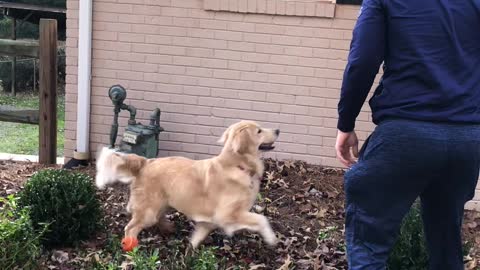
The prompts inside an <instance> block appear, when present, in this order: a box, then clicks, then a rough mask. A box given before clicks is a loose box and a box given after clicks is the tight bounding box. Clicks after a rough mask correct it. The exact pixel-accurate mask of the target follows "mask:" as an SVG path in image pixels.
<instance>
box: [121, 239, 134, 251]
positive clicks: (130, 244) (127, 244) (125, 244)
mask: <svg viewBox="0 0 480 270" xmlns="http://www.w3.org/2000/svg"><path fill="white" fill-rule="evenodd" d="M136 246H138V239H137V238H136V237H132V236H127V237H125V238H123V239H122V249H123V251H126V252H128V251H132V250H133V249H134V248H135V247H136Z"/></svg>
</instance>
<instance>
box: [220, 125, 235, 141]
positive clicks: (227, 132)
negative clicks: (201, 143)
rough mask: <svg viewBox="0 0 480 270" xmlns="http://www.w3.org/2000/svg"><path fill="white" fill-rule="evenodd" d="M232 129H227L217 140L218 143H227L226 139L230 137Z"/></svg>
mask: <svg viewBox="0 0 480 270" xmlns="http://www.w3.org/2000/svg"><path fill="white" fill-rule="evenodd" d="M231 130H232V127H231V126H230V127H228V128H227V129H226V130H225V131H224V132H223V134H222V137H220V139H219V140H218V143H221V144H225V143H226V142H227V141H228V137H229V136H230V131H231Z"/></svg>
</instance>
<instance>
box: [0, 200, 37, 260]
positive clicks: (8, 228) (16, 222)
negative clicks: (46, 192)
mask: <svg viewBox="0 0 480 270" xmlns="http://www.w3.org/2000/svg"><path fill="white" fill-rule="evenodd" d="M0 205H3V206H1V208H0V269H13V268H15V267H16V268H18V269H33V268H35V266H36V259H37V258H38V256H39V255H40V253H41V246H40V239H39V238H40V237H41V236H42V234H43V233H44V231H45V228H46V225H43V226H41V230H40V231H39V232H36V231H35V230H34V228H33V226H32V222H31V220H30V216H29V211H28V209H26V208H23V209H20V208H18V205H17V198H15V197H13V196H12V195H11V196H9V197H8V198H0Z"/></svg>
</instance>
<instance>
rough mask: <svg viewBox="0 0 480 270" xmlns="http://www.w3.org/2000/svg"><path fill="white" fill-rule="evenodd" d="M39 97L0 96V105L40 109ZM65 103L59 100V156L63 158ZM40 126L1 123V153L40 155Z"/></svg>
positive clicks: (24, 95) (60, 98) (59, 98)
mask: <svg viewBox="0 0 480 270" xmlns="http://www.w3.org/2000/svg"><path fill="white" fill-rule="evenodd" d="M38 104H39V98H38V96H37V95H32V94H23V95H18V96H17V97H11V96H6V95H4V94H0V105H11V106H15V107H16V108H26V109H38V106H39V105H38ZM64 127H65V102H64V97H63V96H58V99H57V156H58V157H62V156H63V148H64V147H63V146H64V133H65V128H64ZM38 135H39V131H38V125H29V124H20V123H10V122H0V153H10V154H24V155H38Z"/></svg>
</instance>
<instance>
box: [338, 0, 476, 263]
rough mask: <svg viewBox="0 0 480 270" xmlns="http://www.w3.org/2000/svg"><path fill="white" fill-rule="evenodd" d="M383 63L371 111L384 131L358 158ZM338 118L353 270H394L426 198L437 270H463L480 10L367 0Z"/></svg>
mask: <svg viewBox="0 0 480 270" xmlns="http://www.w3.org/2000/svg"><path fill="white" fill-rule="evenodd" d="M382 62H383V63H384V66H383V69H384V74H383V77H382V79H381V82H380V84H379V86H378V87H377V88H376V90H375V92H374V94H373V97H372V98H371V99H370V101H369V103H370V107H371V109H372V118H373V122H374V123H375V124H376V125H377V126H376V128H375V130H374V132H373V133H372V134H371V135H370V137H369V138H368V139H367V141H366V142H365V143H364V145H363V146H362V149H361V150H360V152H359V151H358V140H357V136H356V135H355V131H354V128H355V119H356V117H357V116H358V114H359V112H360V109H361V107H362V105H363V103H364V102H365V100H366V97H367V94H368V92H369V90H370V88H371V86H372V84H373V81H374V78H375V76H376V74H377V72H378V70H379V68H380V65H381V64H382ZM338 113H339V120H338V137H337V142H336V150H337V155H338V158H339V160H340V161H341V162H342V163H343V164H344V165H345V166H348V167H350V168H349V170H348V171H347V172H346V174H345V192H346V241H347V258H348V264H349V269H352V270H357V269H368V270H375V269H385V267H386V261H387V259H388V256H389V253H390V250H391V248H392V246H393V245H394V243H395V240H396V238H397V231H398V229H399V227H400V223H401V221H402V218H403V217H404V216H405V214H406V213H407V212H408V210H409V208H410V207H411V205H412V203H413V202H414V201H415V199H416V198H417V197H420V198H421V202H422V217H423V221H424V228H425V234H426V240H427V246H428V249H429V260H430V269H435V270H437V269H441V270H450V269H455V270H457V269H463V262H462V241H461V224H462V218H463V210H464V205H465V203H466V202H467V201H469V200H471V199H472V198H473V195H474V190H475V186H476V184H477V181H478V175H479V165H480V0H421V1H420V0H364V1H363V4H362V7H361V10H360V14H359V17H358V20H357V23H356V25H355V28H354V31H353V39H352V43H351V50H350V54H349V57H348V64H347V67H346V69H345V73H344V79H343V85H342V91H341V97H340V101H339V104H338ZM356 157H358V161H355V158H356Z"/></svg>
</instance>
